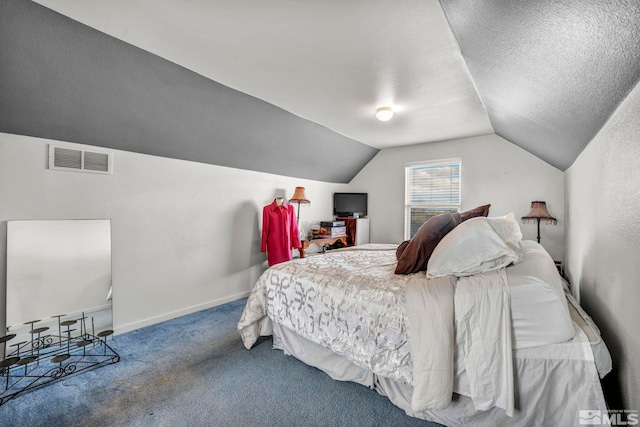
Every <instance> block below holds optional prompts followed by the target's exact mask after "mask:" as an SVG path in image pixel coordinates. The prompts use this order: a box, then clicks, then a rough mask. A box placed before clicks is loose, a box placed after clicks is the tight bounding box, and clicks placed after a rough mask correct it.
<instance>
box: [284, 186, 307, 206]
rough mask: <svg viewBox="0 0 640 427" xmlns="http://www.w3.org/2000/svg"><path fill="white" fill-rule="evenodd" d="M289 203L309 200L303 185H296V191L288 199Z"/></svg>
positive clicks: (302, 202) (305, 202)
mask: <svg viewBox="0 0 640 427" xmlns="http://www.w3.org/2000/svg"><path fill="white" fill-rule="evenodd" d="M289 203H298V204H309V203H311V201H309V199H307V195H306V194H304V187H296V191H295V192H294V193H293V196H291V198H290V199H289Z"/></svg>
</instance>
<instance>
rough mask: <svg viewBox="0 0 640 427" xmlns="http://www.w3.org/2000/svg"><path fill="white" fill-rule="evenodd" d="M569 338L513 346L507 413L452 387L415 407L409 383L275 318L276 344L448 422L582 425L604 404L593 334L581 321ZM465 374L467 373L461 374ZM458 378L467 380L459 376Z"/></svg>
mask: <svg viewBox="0 0 640 427" xmlns="http://www.w3.org/2000/svg"><path fill="white" fill-rule="evenodd" d="M574 328H575V330H576V335H575V337H574V338H573V339H572V340H571V341H568V342H566V343H561V344H554V345H548V346H540V347H535V348H527V349H518V350H514V351H513V355H514V371H515V376H516V382H515V383H516V390H515V394H516V396H515V398H516V412H515V414H514V416H513V417H508V416H507V415H506V414H505V411H504V410H503V409H500V408H493V409H490V410H487V411H477V410H476V409H475V408H474V405H473V402H472V400H471V398H469V397H467V396H464V395H462V394H459V393H454V397H453V400H452V403H451V405H449V406H448V407H447V408H445V409H440V410H428V411H422V412H418V413H415V412H413V411H412V409H411V397H412V393H413V389H412V387H411V386H410V385H408V384H404V383H400V382H398V381H395V380H392V379H389V378H385V377H380V376H377V375H375V374H373V373H372V372H371V371H369V370H367V369H364V368H362V367H359V366H357V365H355V364H354V363H352V362H350V361H349V360H347V359H345V358H343V357H341V356H339V355H337V354H335V353H333V352H332V351H331V350H328V349H326V348H324V347H322V346H320V345H319V344H316V343H314V342H312V341H309V340H308V339H306V338H304V337H301V336H299V335H297V334H296V333H294V332H292V331H291V330H289V329H287V328H285V327H282V326H280V325H278V324H276V323H273V346H274V348H277V349H280V350H283V351H284V353H285V354H288V355H292V356H294V357H296V358H297V359H299V360H301V361H302V362H304V363H305V364H307V365H309V366H313V367H316V368H318V369H320V370H322V371H324V372H325V373H326V374H328V375H329V376H330V377H331V378H333V379H335V380H339V381H352V382H355V383H358V384H361V385H364V386H366V387H368V388H370V389H373V390H375V391H377V392H378V393H379V394H381V395H383V396H386V397H387V398H388V399H389V400H390V401H391V402H392V403H393V404H394V405H396V406H398V407H399V408H401V409H402V410H404V411H405V413H406V414H407V415H409V416H412V417H416V418H420V419H425V420H428V421H433V422H437V423H440V424H444V425H446V426H463V425H469V424H473V425H474V426H522V425H542V424H544V425H562V426H572V425H576V426H578V425H580V422H579V415H580V411H581V410H602V411H604V412H606V404H605V401H604V396H603V394H602V389H601V387H600V383H599V378H598V372H597V370H596V366H595V363H594V358H593V353H592V350H591V346H590V343H589V339H588V338H587V336H586V335H585V333H584V332H583V331H582V329H581V328H580V327H578V325H577V324H575V323H574ZM462 376H463V377H464V373H463V374H462ZM457 380H458V381H456V383H457V384H460V383H464V382H465V380H464V378H458V379H457Z"/></svg>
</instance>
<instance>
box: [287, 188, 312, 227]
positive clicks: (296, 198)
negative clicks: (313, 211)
mask: <svg viewBox="0 0 640 427" xmlns="http://www.w3.org/2000/svg"><path fill="white" fill-rule="evenodd" d="M289 203H296V204H297V205H298V212H297V216H296V224H298V228H301V227H300V205H309V204H311V201H309V199H307V195H306V194H304V187H296V191H295V192H294V193H293V196H292V197H291V198H290V199H289ZM301 234H302V233H301Z"/></svg>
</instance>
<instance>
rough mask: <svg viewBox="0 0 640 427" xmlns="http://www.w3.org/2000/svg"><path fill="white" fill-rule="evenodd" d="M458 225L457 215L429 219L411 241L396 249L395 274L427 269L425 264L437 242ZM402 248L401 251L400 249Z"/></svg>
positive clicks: (437, 216)
mask: <svg viewBox="0 0 640 427" xmlns="http://www.w3.org/2000/svg"><path fill="white" fill-rule="evenodd" d="M458 224H460V214H459V213H457V212H456V213H444V214H440V215H436V216H434V217H431V218H429V220H428V221H426V222H425V223H424V224H422V225H421V226H420V228H419V229H418V231H417V232H416V234H415V236H413V239H411V240H410V241H409V242H408V243H407V244H406V245H405V244H404V243H403V244H401V245H400V246H399V247H398V250H397V251H396V256H397V255H398V253H399V254H400V255H399V258H398V264H397V265H396V270H395V273H396V274H411V273H417V272H419V271H424V270H426V269H427V262H428V261H429V257H430V256H431V253H432V252H433V250H434V249H435V247H436V246H437V245H438V242H440V240H441V239H442V238H443V237H444V236H446V235H447V233H449V232H450V231H451V230H453V229H454V228H455V227H456V226H457V225H458ZM401 247H402V249H401Z"/></svg>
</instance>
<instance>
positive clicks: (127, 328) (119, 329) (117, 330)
mask: <svg viewBox="0 0 640 427" xmlns="http://www.w3.org/2000/svg"><path fill="white" fill-rule="evenodd" d="M249 293H250V291H247V292H242V293H239V294H235V295H229V296H227V297H224V298H220V299H216V300H213V301H208V302H205V303H202V304H197V305H192V306H191V307H186V308H183V309H181V310H176V311H172V312H170V313H166V314H163V315H161V316H156V317H150V318H148V319H145V320H141V321H139V322H134V323H129V324H127V325H118V326H116V325H114V328H113V333H114V335H119V334H124V333H126V332H131V331H135V330H136V329H140V328H144V327H145V326H151V325H155V324H156V323H160V322H164V321H166V320H171V319H175V318H176V317H180V316H185V315H187V314H192V313H196V312H198V311H202V310H206V309H208V308H212V307H217V306H219V305H222V304H226V303H228V302H231V301H236V300H239V299H241V298H246V297H248V296H249Z"/></svg>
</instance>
